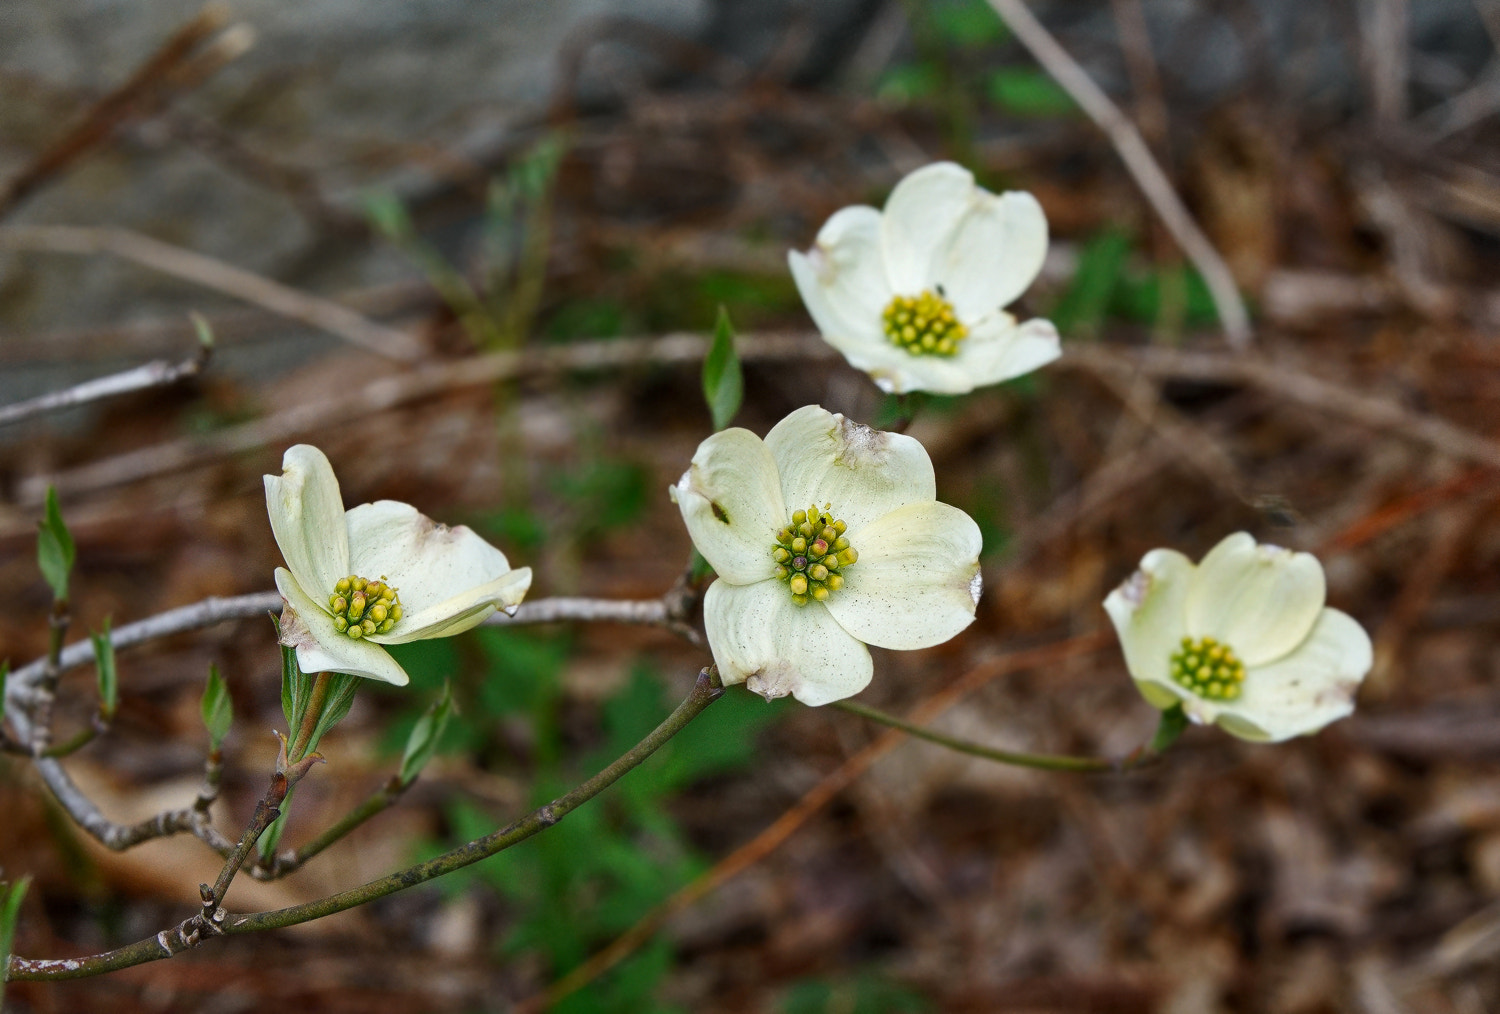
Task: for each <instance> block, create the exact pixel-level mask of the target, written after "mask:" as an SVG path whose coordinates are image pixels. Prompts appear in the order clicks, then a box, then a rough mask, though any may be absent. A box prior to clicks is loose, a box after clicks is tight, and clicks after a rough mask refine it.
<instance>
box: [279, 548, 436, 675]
mask: <svg viewBox="0 0 1500 1014" xmlns="http://www.w3.org/2000/svg"><path fill="white" fill-rule="evenodd" d="M276 587H277V589H278V590H279V591H280V592H281V599H282V607H281V643H282V644H284V645H286V646H287V647H289V648H295V649H297V665H298V666H300V667H301V669H302V671H303V672H305V673H316V672H344V673H349V674H350V675H351V676H363V677H364V678H365V679H372V680H381V681H382V682H385V683H391V684H394V685H395V686H398V687H404V686H406V684H407V682H408V677H407V675H406V670H404V669H402V668H401V666H400V665H399V664H398V663H397V662H396V660H395V659H393V658H391V656H390V654H389V653H387V652H386V650H385V649H384V648H382V647H380V646H379V645H378V644H371V643H370V642H368V641H365V640H363V639H361V640H358V641H356V640H354V639H353V638H351V637H348V636H346V635H344V634H340V633H339V632H338V631H337V630H335V629H334V628H333V617H332V616H330V615H329V614H328V612H327V610H326V609H324V608H323V607H322V606H321V605H320V604H319V603H317V602H315V601H314V600H313V599H312V598H310V597H309V596H308V594H307V593H306V592H304V591H303V590H302V588H301V587H300V586H299V585H298V584H297V580H296V578H295V577H293V575H292V574H291V572H290V571H288V570H286V569H284V568H282V567H277V568H276Z"/></svg>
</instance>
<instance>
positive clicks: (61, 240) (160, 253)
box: [0, 225, 422, 362]
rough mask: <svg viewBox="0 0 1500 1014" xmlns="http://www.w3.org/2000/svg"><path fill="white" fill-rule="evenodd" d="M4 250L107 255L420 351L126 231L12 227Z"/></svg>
mask: <svg viewBox="0 0 1500 1014" xmlns="http://www.w3.org/2000/svg"><path fill="white" fill-rule="evenodd" d="M0 249H9V250H45V251H49V252H51V253H69V254H100V253H107V254H111V255H113V256H115V257H119V258H121V259H123V260H128V261H131V262H132V263H135V264H140V265H142V266H143V267H148V268H151V269H152V270H154V271H160V272H162V273H163V274H167V275H171V276H172V277H174V278H181V279H183V280H184V281H189V282H193V283H194V284H196V285H201V286H203V287H204V288H206V289H212V290H214V291H215V292H221V293H223V294H224V295H226V296H232V297H234V298H235V299H241V300H244V301H245V302H247V303H253V304H254V305H256V306H259V307H261V308H263V309H266V310H269V311H271V312H272V313H275V314H277V315H279V316H282V317H286V318H287V319H289V320H295V321H300V322H301V323H303V324H306V325H308V326H309V327H314V328H317V329H318V330H320V331H326V332H328V333H329V334H332V335H337V336H338V337H340V338H342V339H344V340H345V341H347V342H349V343H350V344H351V345H357V346H359V347H360V348H363V349H368V350H369V351H371V352H374V353H376V354H377V355H381V356H384V357H386V358H388V359H394V360H397V361H400V362H410V361H412V360H415V359H416V358H417V357H418V356H420V355H421V352H422V350H421V347H420V345H418V343H417V342H416V341H415V340H414V339H413V338H412V337H411V336H410V335H408V334H406V333H405V332H404V331H399V330H397V329H395V328H392V327H387V326H386V325H384V324H379V323H376V322H375V321H373V320H370V319H369V318H368V317H364V316H361V315H360V314H358V313H355V312H354V311H353V310H351V309H349V308H348V307H346V306H342V305H340V304H338V303H335V302H333V301H332V300H329V299H323V298H322V297H319V296H313V295H310V294H308V293H306V292H302V291H300V290H298V289H293V288H291V287H290V286H287V285H282V284H281V283H280V282H276V281H272V280H271V279H269V278H265V277H263V276H261V275H257V274H253V273H252V272H249V271H246V270H244V269H243V268H237V267H234V266H233V265H231V264H225V263H224V262H223V261H220V260H216V259H214V258H212V257H208V256H206V255H204V254H200V253H196V252H194V251H192V250H185V249H183V248H182V247H178V246H173V245H171V244H170V243H163V242H161V241H160V240H157V239H152V238H151V237H150V236H144V235H142V234H140V233H138V232H131V231H130V230H128V229H116V228H91V227H88V226H78V225H12V226H8V227H6V228H3V229H0Z"/></svg>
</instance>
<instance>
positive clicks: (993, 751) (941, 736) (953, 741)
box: [833, 701, 1158, 773]
mask: <svg viewBox="0 0 1500 1014" xmlns="http://www.w3.org/2000/svg"><path fill="white" fill-rule="evenodd" d="M833 707H835V708H838V709H839V710H840V711H847V712H849V714H851V715H858V716H859V717H860V718H864V719H868V720H869V721H872V722H879V723H880V724H881V725H884V726H888V727H889V728H892V729H900V730H901V731H902V732H904V733H906V734H907V735H908V736H915V737H916V738H917V739H925V740H926V741H927V742H929V743H936V744H937V745H938V746H943V747H947V748H948V749H949V750H954V751H957V752H958V753H964V754H968V755H969V756H971V757H982V758H983V759H985V760H992V761H995V762H996V763H997V764H1009V765H1012V766H1013V767H1018V768H1036V769H1037V770H1040V771H1076V772H1089V773H1098V772H1103V771H1112V772H1122V771H1131V770H1133V769H1135V768H1138V767H1140V766H1141V765H1143V764H1147V763H1150V762H1151V761H1154V760H1156V758H1157V756H1158V754H1156V753H1154V752H1153V751H1151V750H1149V749H1146V748H1145V747H1141V748H1138V749H1136V750H1132V751H1131V752H1130V753H1129V754H1127V755H1126V756H1124V757H1118V758H1115V757H1072V756H1068V755H1065V754H1048V753H1026V752H1024V751H1020V750H1001V749H998V748H996V747H992V746H985V745H984V744H982V743H975V742H973V741H971V740H967V739H960V738H959V737H957V736H949V735H948V734H946V733H942V732H938V731H937V730H936V729H929V728H927V727H926V726H925V725H918V724H916V723H915V722H908V721H906V720H905V719H901V718H897V717H896V716H895V715H892V714H888V713H887V712H884V711H881V710H880V709H879V708H872V707H870V706H869V705H866V704H860V703H859V702H857V701H838V702H836V703H835V704H834V705H833Z"/></svg>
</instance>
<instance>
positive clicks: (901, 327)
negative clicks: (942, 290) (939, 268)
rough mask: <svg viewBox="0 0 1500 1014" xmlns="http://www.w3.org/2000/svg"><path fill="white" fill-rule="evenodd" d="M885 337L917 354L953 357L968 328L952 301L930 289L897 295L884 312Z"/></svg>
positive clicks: (966, 335)
mask: <svg viewBox="0 0 1500 1014" xmlns="http://www.w3.org/2000/svg"><path fill="white" fill-rule="evenodd" d="M881 319H882V320H883V321H884V323H885V336H886V337H887V338H889V339H890V340H891V343H892V344H894V345H898V346H900V347H901V348H903V349H905V350H906V351H907V352H910V353H911V354H912V355H914V356H951V355H953V354H954V353H956V352H957V351H958V344H959V342H961V341H963V340H964V339H965V338H967V337H968V336H969V329H968V328H966V327H964V326H963V324H961V323H959V320H958V317H957V316H956V315H955V314H954V312H953V304H952V303H950V302H948V300H947V299H945V298H944V297H943V296H942V295H940V294H938V293H936V292H933V291H932V290H931V289H923V290H922V292H921V294H920V295H916V296H897V297H895V298H894V299H892V300H891V301H890V303H889V304H888V305H887V306H886V308H885V311H884V312H883V313H882V314H881Z"/></svg>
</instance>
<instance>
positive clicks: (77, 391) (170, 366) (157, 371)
mask: <svg viewBox="0 0 1500 1014" xmlns="http://www.w3.org/2000/svg"><path fill="white" fill-rule="evenodd" d="M212 350H213V346H212V345H210V344H209V343H208V342H207V341H204V342H203V343H202V344H201V345H200V346H199V348H198V354H197V355H195V356H193V357H192V358H191V359H184V360H182V361H181V362H178V363H169V362H167V361H165V360H162V359H158V360H156V361H155V362H151V363H146V364H144V365H142V366H136V367H134V368H132V369H129V370H125V371H123V372H121V373H112V374H110V375H109V376H107V377H99V378H97V379H95V380H88V381H84V382H83V383H82V384H77V385H75V386H73V387H69V388H66V389H64V390H61V391H54V392H52V393H51V394H44V395H41V396H40V397H37V398H31V399H28V400H26V401H21V402H17V403H15V404H14V405H6V406H4V407H3V408H0V426H5V425H8V424H10V423H14V422H20V421H21V420H22V419H27V418H30V417H31V416H34V415H42V414H43V413H46V412H56V411H59V410H61V409H65V408H75V407H77V406H79V405H87V404H89V403H90V402H95V401H102V400H104V399H105V398H115V397H118V396H120V395H122V394H129V393H131V392H133V391H144V390H147V389H149V388H153V387H168V386H170V385H172V384H175V383H177V382H178V381H179V380H183V379H185V378H188V377H196V376H197V375H198V374H199V373H201V372H203V368H204V367H205V366H207V365H208V360H209V356H210V355H212Z"/></svg>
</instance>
